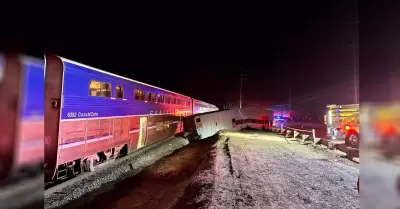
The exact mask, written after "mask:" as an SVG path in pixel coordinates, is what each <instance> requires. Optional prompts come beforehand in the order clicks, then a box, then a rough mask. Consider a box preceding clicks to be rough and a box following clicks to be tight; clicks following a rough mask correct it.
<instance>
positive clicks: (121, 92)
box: [115, 86, 124, 99]
mask: <svg viewBox="0 0 400 209" xmlns="http://www.w3.org/2000/svg"><path fill="white" fill-rule="evenodd" d="M115 97H116V98H117V99H122V98H124V89H123V88H122V87H121V86H116V87H115Z"/></svg>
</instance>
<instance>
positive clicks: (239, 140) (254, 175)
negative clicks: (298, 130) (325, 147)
mask: <svg viewBox="0 0 400 209" xmlns="http://www.w3.org/2000/svg"><path fill="white" fill-rule="evenodd" d="M213 154H214V162H213V163H214V166H213V168H212V169H211V170H209V171H204V172H202V173H201V174H200V175H199V176H198V177H197V179H196V182H199V183H200V184H203V185H213V186H212V187H209V186H208V187H205V189H204V190H203V191H202V192H201V194H200V195H199V196H198V197H197V198H196V199H195V200H194V201H195V202H202V201H204V200H208V201H207V205H205V208H282V209H283V208H285V209H286V208H293V209H300V208H315V209H320V208H359V198H358V193H357V190H356V183H357V177H358V173H359V169H358V164H356V163H350V164H348V163H346V164H344V163H341V162H340V160H337V159H335V158H334V157H332V155H328V154H326V153H322V152H314V151H313V150H312V148H310V147H308V146H304V145H300V144H298V143H295V142H292V143H287V142H286V141H285V140H284V139H283V138H282V137H280V136H278V135H276V134H271V133H258V134H256V135H254V134H244V133H223V134H222V136H221V139H220V141H219V142H218V143H217V144H216V149H215V150H214V153H213ZM338 158H340V157H339V156H338Z"/></svg>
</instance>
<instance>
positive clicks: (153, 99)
mask: <svg viewBox="0 0 400 209" xmlns="http://www.w3.org/2000/svg"><path fill="white" fill-rule="evenodd" d="M151 102H154V103H156V95H155V94H151Z"/></svg>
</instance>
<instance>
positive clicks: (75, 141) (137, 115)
mask: <svg viewBox="0 0 400 209" xmlns="http://www.w3.org/2000/svg"><path fill="white" fill-rule="evenodd" d="M45 85H46V86H45V88H46V91H45V97H46V101H49V102H46V106H45V118H46V127H45V136H46V138H45V173H46V180H45V181H46V182H49V181H54V180H59V179H64V178H66V177H69V176H74V175H78V174H79V173H81V172H83V171H92V170H94V168H95V166H96V165H97V164H100V163H102V162H106V161H108V160H110V159H115V158H118V157H121V156H124V155H127V154H129V153H131V152H133V151H135V150H137V149H139V148H141V147H143V146H147V145H150V144H153V143H155V142H157V141H160V140H163V139H165V138H168V137H171V136H173V135H174V134H177V133H180V132H182V131H183V126H182V117H183V116H188V115H192V114H193V112H196V111H198V109H196V108H193V100H192V98H190V97H188V96H185V95H181V94H178V93H175V92H172V91H169V90H165V89H162V88H158V87H155V86H152V85H149V84H145V83H142V82H138V81H135V80H131V79H128V78H124V77H122V76H118V75H115V74H112V73H109V72H106V71H102V70H100V69H96V68H93V67H90V66H86V65H83V64H80V63H77V62H74V61H71V60H68V59H65V58H62V57H58V56H55V55H49V56H46V75H45ZM196 102H197V103H198V104H200V102H201V101H199V100H196ZM209 108H212V110H214V109H215V106H212V107H211V106H210V105H209Z"/></svg>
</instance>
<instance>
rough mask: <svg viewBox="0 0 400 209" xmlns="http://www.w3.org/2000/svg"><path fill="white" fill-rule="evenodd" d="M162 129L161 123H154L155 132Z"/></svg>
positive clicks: (162, 124)
mask: <svg viewBox="0 0 400 209" xmlns="http://www.w3.org/2000/svg"><path fill="white" fill-rule="evenodd" d="M163 128H164V123H163V122H156V131H161V130H163Z"/></svg>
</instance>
